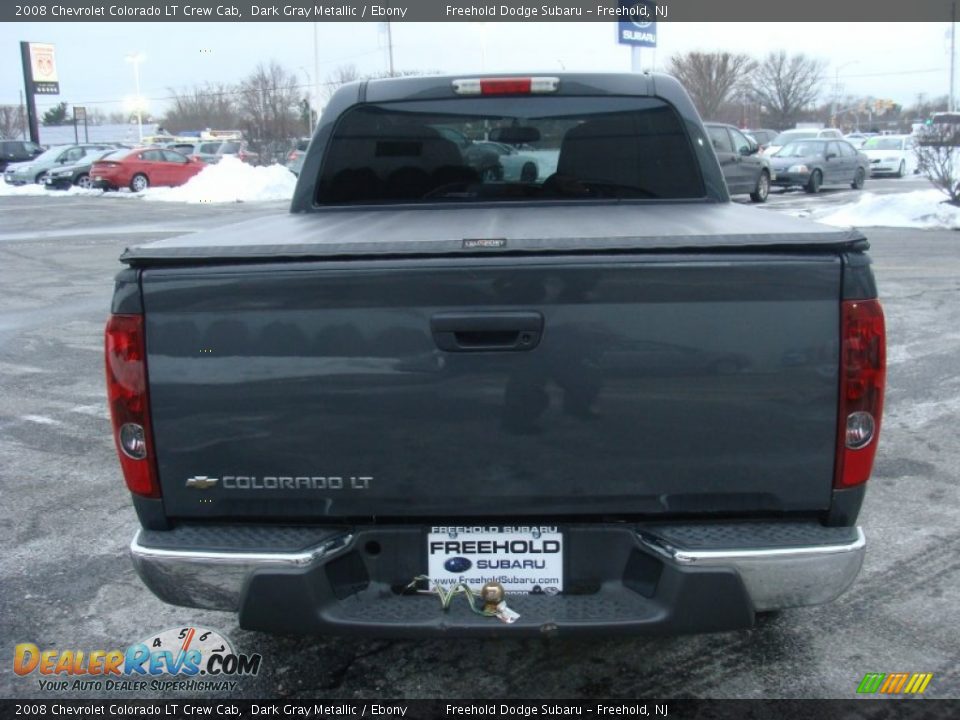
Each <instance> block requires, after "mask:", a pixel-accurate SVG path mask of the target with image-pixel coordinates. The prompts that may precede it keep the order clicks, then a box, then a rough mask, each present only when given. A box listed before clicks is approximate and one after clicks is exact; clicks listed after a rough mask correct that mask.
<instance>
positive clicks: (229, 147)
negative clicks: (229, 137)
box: [217, 142, 240, 155]
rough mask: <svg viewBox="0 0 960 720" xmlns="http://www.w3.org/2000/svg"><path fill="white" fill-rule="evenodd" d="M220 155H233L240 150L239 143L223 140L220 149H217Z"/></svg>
mask: <svg viewBox="0 0 960 720" xmlns="http://www.w3.org/2000/svg"><path fill="white" fill-rule="evenodd" d="M217 152H218V153H220V154H221V155H233V154H234V153H238V152H240V143H238V142H225V143H223V144H222V145H221V146H220V149H219V150H217Z"/></svg>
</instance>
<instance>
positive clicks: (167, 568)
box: [130, 530, 353, 611]
mask: <svg viewBox="0 0 960 720" xmlns="http://www.w3.org/2000/svg"><path fill="white" fill-rule="evenodd" d="M140 532H141V531H139V530H138V531H137V534H136V535H135V536H134V538H133V541H132V542H131V543H130V557H131V558H132V559H133V567H134V568H135V569H136V571H137V574H138V575H139V576H140V579H141V580H143V582H144V584H145V585H146V586H147V587H148V588H150V590H151V591H153V593H154V595H156V596H157V597H158V598H160V599H161V600H163V601H164V602H168V603H170V604H172V605H186V606H187V607H196V608H205V609H208V610H233V611H237V610H239V609H240V600H241V597H242V594H243V589H244V586H245V585H246V583H247V580H248V579H249V578H250V576H251V575H253V573H254V572H255V571H257V570H283V569H291V570H295V569H307V568H309V567H311V566H313V565H315V564H317V563H319V562H321V561H323V560H324V559H326V558H327V557H328V556H330V555H333V554H334V553H336V552H337V551H338V550H341V549H343V548H344V547H346V546H347V545H349V544H350V542H351V541H352V540H353V536H351V535H349V534H344V535H338V536H336V537H334V538H331V539H330V540H327V541H326V542H323V543H321V544H320V545H317V546H316V547H313V548H309V549H307V550H303V551H300V552H294V553H263V552H260V553H254V552H209V551H200V550H173V549H168V548H163V549H159V548H151V547H145V546H143V545H141V544H140V542H139V541H140Z"/></svg>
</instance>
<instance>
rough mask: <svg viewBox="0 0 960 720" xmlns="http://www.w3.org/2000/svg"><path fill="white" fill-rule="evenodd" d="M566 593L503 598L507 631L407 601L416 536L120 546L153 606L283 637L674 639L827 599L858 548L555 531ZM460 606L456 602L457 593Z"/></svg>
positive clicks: (804, 540) (433, 604)
mask: <svg viewBox="0 0 960 720" xmlns="http://www.w3.org/2000/svg"><path fill="white" fill-rule="evenodd" d="M564 532H565V535H566V537H567V540H566V541H565V542H566V543H567V544H566V547H567V551H566V552H567V553H568V555H567V558H566V560H567V571H566V577H567V578H568V579H567V583H566V589H565V592H564V593H562V594H560V595H555V596H551V595H543V594H538V595H509V596H508V598H507V602H508V604H509V606H510V608H511V609H513V610H515V611H516V612H518V613H519V614H520V618H519V619H518V620H517V621H516V622H515V623H513V624H511V625H506V624H503V623H501V622H499V621H498V620H496V619H494V618H489V617H481V616H479V615H476V614H474V613H472V612H471V611H470V609H469V607H468V605H467V603H466V602H465V601H463V602H454V604H453V606H452V607H451V608H450V609H449V610H446V611H444V610H442V609H441V606H440V601H439V599H438V598H437V597H436V596H432V595H423V594H414V595H410V594H404V593H403V592H402V590H403V588H404V587H405V586H406V585H407V584H408V583H409V582H410V580H411V579H412V578H413V577H414V576H416V575H419V574H423V573H424V571H425V560H426V558H425V553H424V552H423V548H424V544H423V543H424V533H423V529H422V528H420V527H364V528H344V527H339V528H271V527H266V526H193V527H182V526H181V527H180V528H177V529H176V530H174V531H169V532H156V531H145V530H142V531H140V532H138V533H137V535H136V537H134V539H133V542H132V543H131V546H130V551H131V555H132V557H133V562H134V566H135V567H136V570H137V572H138V573H139V575H140V577H141V578H142V579H143V581H144V583H146V585H147V586H148V587H149V588H150V589H151V590H152V591H153V592H154V593H155V594H156V595H157V596H158V597H159V598H160V599H162V600H164V601H166V602H169V603H172V604H175V605H184V606H188V607H198V608H208V609H216V610H232V611H236V612H239V615H240V624H241V626H242V627H244V628H247V629H251V630H261V631H266V632H281V633H292V634H303V633H329V634H368V635H376V636H394V637H412V636H425V635H435V634H456V635H476V636H486V635H499V634H503V633H509V634H511V635H541V634H557V633H559V634H564V635H566V634H572V633H589V634H594V633H600V632H604V631H609V632H617V633H623V632H636V633H648V634H674V633H684V632H714V631H723V630H732V629H738V628H743V627H749V626H751V625H752V624H753V620H754V615H755V613H756V612H758V611H766V610H774V609H780V608H787V607H797V606H802V605H814V604H819V603H824V602H829V601H830V600H833V599H834V598H836V597H837V596H838V595H840V594H841V593H842V592H844V591H845V590H846V589H847V588H849V587H850V585H851V584H852V583H853V581H854V579H855V578H856V576H857V573H858V572H859V570H860V566H861V564H862V562H863V555H864V551H865V540H864V535H863V532H862V530H861V529H860V528H859V527H856V528H825V527H822V526H820V525H818V524H816V523H812V522H811V523H755V522H752V523H711V524H702V523H700V524H685V525H683V524H672V525H656V524H651V525H639V526H628V525H623V524H616V525H582V526H576V527H569V528H565V529H564ZM458 600H463V599H462V598H459V599H458Z"/></svg>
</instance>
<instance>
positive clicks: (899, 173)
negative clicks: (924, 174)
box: [897, 160, 907, 178]
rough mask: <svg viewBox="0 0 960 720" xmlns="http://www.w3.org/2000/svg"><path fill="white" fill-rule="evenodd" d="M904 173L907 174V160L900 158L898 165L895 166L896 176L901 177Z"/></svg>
mask: <svg viewBox="0 0 960 720" xmlns="http://www.w3.org/2000/svg"><path fill="white" fill-rule="evenodd" d="M906 174H907V161H906V160H901V161H900V167H898V168H897V177H898V178H902V177H903V176H904V175H906Z"/></svg>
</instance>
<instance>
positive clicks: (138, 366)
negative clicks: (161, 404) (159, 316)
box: [104, 315, 160, 497]
mask: <svg viewBox="0 0 960 720" xmlns="http://www.w3.org/2000/svg"><path fill="white" fill-rule="evenodd" d="M104 349H105V354H106V364H107V398H108V401H109V403H110V417H111V419H112V421H113V439H114V442H115V443H116V446H117V455H119V456H120V466H121V468H122V469H123V478H124V480H126V482H127V487H128V488H129V489H130V492H133V493H136V494H137V495H144V496H146V497H160V484H159V482H158V479H157V470H156V455H155V454H154V451H153V434H152V433H151V431H150V405H149V402H148V399H147V365H146V343H145V341H144V328H143V316H142V315H111V316H110V320H108V321H107V329H106V333H105V340H104Z"/></svg>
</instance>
